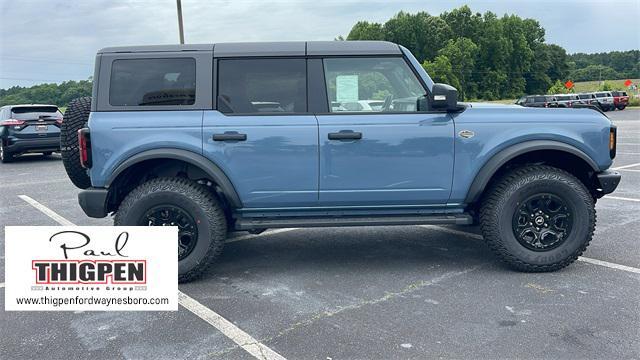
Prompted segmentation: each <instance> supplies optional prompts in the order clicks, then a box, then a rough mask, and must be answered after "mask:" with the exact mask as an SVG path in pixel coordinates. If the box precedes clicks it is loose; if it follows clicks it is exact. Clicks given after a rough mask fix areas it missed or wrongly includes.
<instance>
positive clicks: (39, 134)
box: [10, 106, 62, 139]
mask: <svg viewBox="0 0 640 360" xmlns="http://www.w3.org/2000/svg"><path fill="white" fill-rule="evenodd" d="M10 119H13V120H16V124H17V125H15V126H12V127H11V128H10V129H11V130H10V134H11V135H12V136H15V137H16V138H18V139H36V138H55V137H59V136H60V123H61V121H62V113H61V112H60V110H58V108H57V107H56V106H16V107H13V108H11V114H10Z"/></svg>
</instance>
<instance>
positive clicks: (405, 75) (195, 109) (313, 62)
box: [61, 41, 620, 281]
mask: <svg viewBox="0 0 640 360" xmlns="http://www.w3.org/2000/svg"><path fill="white" fill-rule="evenodd" d="M62 130H63V131H62V140H61V141H62V152H63V160H64V164H65V167H66V169H67V173H68V174H69V177H70V178H71V180H72V181H73V182H74V183H75V184H76V185H77V186H78V187H81V188H83V189H85V190H84V191H82V192H81V193H80V194H79V203H80V206H81V207H82V209H83V210H84V211H85V213H86V214H87V215H88V216H91V217H105V216H107V215H108V214H113V215H114V222H115V224H116V225H140V226H162V225H171V226H177V227H178V228H179V239H178V241H179V254H178V257H179V273H180V274H179V278H180V280H181V281H188V280H191V279H193V278H195V277H197V276H198V275H200V274H202V273H203V271H204V270H205V268H206V267H207V266H208V265H210V264H211V263H212V262H213V260H214V259H215V258H216V257H217V256H218V255H219V254H220V252H221V250H222V247H223V245H224V242H225V238H226V237H227V234H228V233H229V232H231V231H251V232H260V231H263V230H265V229H268V228H283V227H334V226H373V225H385V226H387V225H413V224H473V223H479V224H480V225H481V228H482V232H483V234H484V238H485V239H486V242H487V243H488V245H489V246H490V247H491V248H492V249H493V250H494V251H495V252H496V254H497V255H498V256H499V258H501V259H502V260H503V261H505V262H506V263H507V264H509V265H510V266H511V267H513V268H515V269H518V270H521V271H532V272H540V271H552V270H556V269H560V268H562V267H564V266H567V265H568V264H570V263H571V262H573V261H574V260H576V259H577V257H578V256H579V255H580V254H582V252H583V251H584V250H585V249H586V247H587V245H588V244H589V242H590V240H591V238H592V236H593V232H594V228H595V222H596V214H595V202H596V200H597V199H598V198H599V197H602V196H603V195H605V194H607V193H610V192H612V191H613V190H614V189H615V188H616V186H617V185H618V183H619V181H620V175H619V174H618V173H616V172H614V171H611V170H608V168H609V167H610V166H611V164H612V160H613V158H614V156H615V151H616V127H615V126H614V125H613V124H612V123H611V121H610V120H609V119H608V118H607V117H606V116H605V115H603V114H602V113H600V112H598V111H594V110H592V109H588V108H582V109H544V108H527V107H521V106H516V105H487V104H474V103H461V102H458V99H457V91H456V89H455V88H453V87H451V86H448V85H445V84H434V82H433V81H432V80H431V78H430V77H429V75H428V74H427V73H426V72H425V70H424V69H423V68H422V66H420V63H419V62H418V61H417V60H416V59H415V58H414V57H413V55H412V54H411V53H410V52H409V51H408V50H407V49H405V48H404V47H402V46H399V45H396V44H393V43H389V42H382V41H357V42H351V41H329V42H276V43H223V44H215V45H178V46H173V45H172V46H140V47H116V48H106V49H102V50H100V51H99V52H98V54H97V57H96V67H95V75H94V85H93V94H92V96H91V97H90V98H81V99H77V100H75V101H73V102H72V103H71V104H70V106H69V107H68V109H67V112H66V113H65V119H64V121H63V129H62Z"/></svg>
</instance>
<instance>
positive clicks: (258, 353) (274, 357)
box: [2, 195, 286, 360]
mask: <svg viewBox="0 0 640 360" xmlns="http://www.w3.org/2000/svg"><path fill="white" fill-rule="evenodd" d="M18 197H19V198H21V199H22V200H24V201H26V202H27V203H29V205H31V206H33V207H34V208H36V209H38V210H40V211H41V212H42V213H44V214H45V215H47V216H49V217H50V218H52V219H53V220H55V221H56V222H57V223H58V224H60V225H63V226H74V225H75V224H74V223H72V222H71V221H69V220H67V219H65V218H64V217H62V216H60V215H58V214H57V213H56V212H55V211H53V210H51V209H49V208H48V207H46V206H44V205H42V204H40V203H39V202H37V201H36V200H34V199H32V198H30V197H29V196H27V195H18ZM2 286H4V283H3V284H2ZM178 302H179V303H180V305H182V307H184V308H185V309H187V310H189V311H190V312H192V313H193V314H194V315H196V316H197V317H199V318H201V319H202V320H204V321H206V322H207V323H209V324H210V325H212V326H213V327H215V328H216V329H218V331H220V332H221V333H223V334H224V335H225V336H226V337H228V338H229V339H231V340H233V342H235V343H236V344H238V345H239V346H240V347H241V348H243V349H244V350H245V351H246V352H248V353H249V354H251V355H253V356H254V357H255V358H257V359H265V360H286V359H285V358H284V357H283V356H282V355H280V354H278V353H277V352H275V351H273V350H272V349H270V348H269V347H267V346H266V345H264V344H262V343H261V342H259V341H258V340H256V339H254V338H253V337H252V336H251V335H249V334H247V333H246V332H244V331H242V330H241V329H240V328H239V327H237V326H235V325H234V324H233V323H232V322H230V321H229V320H227V319H225V318H223V317H222V316H220V315H219V314H217V313H216V312H215V311H213V310H211V309H209V308H208V307H206V306H204V305H202V304H201V303H199V302H198V301H197V300H195V299H194V298H192V297H190V296H189V295H187V294H185V293H183V292H182V291H178Z"/></svg>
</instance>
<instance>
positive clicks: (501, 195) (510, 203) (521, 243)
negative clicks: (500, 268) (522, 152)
mask: <svg viewBox="0 0 640 360" xmlns="http://www.w3.org/2000/svg"><path fill="white" fill-rule="evenodd" d="M595 223H596V211H595V202H594V200H593V197H592V196H591V194H590V193H589V191H588V190H587V188H586V187H585V185H584V184H583V183H582V182H581V181H580V180H578V179H577V178H576V177H575V176H573V175H571V174H569V173H568V172H566V171H564V170H561V169H558V168H554V167H551V166H545V165H535V166H526V167H521V168H517V169H514V170H512V171H510V172H508V173H507V174H505V175H504V176H503V177H502V178H501V179H499V180H498V181H497V182H495V183H494V184H493V186H492V187H491V188H490V189H489V191H488V194H487V195H486V196H485V198H484V201H483V204H482V207H481V210H480V226H481V229H482V233H483V235H484V238H485V241H486V242H487V244H488V245H489V247H490V248H491V249H492V250H493V251H494V252H495V253H496V254H497V255H498V257H499V258H500V259H501V260H502V261H504V262H506V263H507V264H508V265H509V266H511V267H512V268H515V269H517V270H520V271H526V272H545V271H554V270H558V269H561V268H563V267H565V266H567V265H569V264H571V263H572V262H574V261H575V260H576V259H577V258H578V257H579V256H580V255H581V254H582V253H583V252H584V251H585V249H586V248H587V246H588V245H589V242H590V241H591V238H592V237H593V232H594V230H595Z"/></svg>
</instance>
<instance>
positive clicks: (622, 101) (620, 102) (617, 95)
mask: <svg viewBox="0 0 640 360" xmlns="http://www.w3.org/2000/svg"><path fill="white" fill-rule="evenodd" d="M611 95H613V106H614V107H615V108H616V109H618V110H624V108H626V107H627V105H629V95H627V92H626V91H612V92H611Z"/></svg>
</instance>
